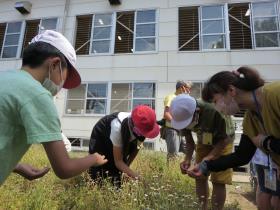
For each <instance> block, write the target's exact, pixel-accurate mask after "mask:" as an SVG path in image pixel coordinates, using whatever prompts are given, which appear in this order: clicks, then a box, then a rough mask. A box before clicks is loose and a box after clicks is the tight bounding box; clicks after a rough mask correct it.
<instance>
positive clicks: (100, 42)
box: [91, 14, 113, 54]
mask: <svg viewBox="0 0 280 210" xmlns="http://www.w3.org/2000/svg"><path fill="white" fill-rule="evenodd" d="M112 16H113V15H112V14H102V15H95V16H94V23H93V25H94V27H93V31H92V42H91V43H92V48H91V53H94V54H98V53H110V52H111V40H112Z"/></svg>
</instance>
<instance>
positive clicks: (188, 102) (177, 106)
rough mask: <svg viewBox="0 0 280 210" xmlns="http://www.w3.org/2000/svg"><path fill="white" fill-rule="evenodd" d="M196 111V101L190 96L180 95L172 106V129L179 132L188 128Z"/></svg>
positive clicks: (173, 101)
mask: <svg viewBox="0 0 280 210" xmlns="http://www.w3.org/2000/svg"><path fill="white" fill-rule="evenodd" d="M195 109H196V100H195V99H194V98H193V97H191V96H190V95H188V94H180V95H178V96H177V97H176V98H174V99H173V100H172V102H171V106H170V113H171V116H172V120H171V125H172V127H173V128H175V129H178V130H181V129H183V128H186V127H187V126H188V125H189V124H190V123H191V122H192V119H193V114H194V112H195Z"/></svg>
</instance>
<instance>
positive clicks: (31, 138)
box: [0, 70, 62, 185]
mask: <svg viewBox="0 0 280 210" xmlns="http://www.w3.org/2000/svg"><path fill="white" fill-rule="evenodd" d="M57 140H62V137H61V131H60V121H59V117H58V114H57V110H56V107H55V105H54V103H53V97H52V95H51V94H50V92H49V91H47V90H46V89H45V88H44V87H43V86H42V85H41V83H39V82H38V81H37V80H35V79H34V78H33V77H32V76H31V75H30V74H29V73H28V72H26V71H23V70H20V71H18V70H17V71H7V72H1V73H0V185H1V184H2V183H3V182H4V181H5V179H6V178H7V177H8V175H9V174H10V173H11V172H12V170H13V169H14V168H15V166H16V165H17V163H18V162H19V161H20V159H21V158H22V156H23V155H24V154H25V153H26V151H27V150H28V148H29V147H30V145H31V144H34V143H42V142H49V141H57Z"/></svg>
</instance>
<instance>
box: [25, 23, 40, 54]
mask: <svg viewBox="0 0 280 210" xmlns="http://www.w3.org/2000/svg"><path fill="white" fill-rule="evenodd" d="M39 25H40V20H27V21H26V24H25V32H24V37H23V43H22V51H21V53H23V49H24V48H26V47H27V46H28V45H29V42H31V40H32V38H33V37H34V36H36V35H37V34H38V31H39V27H38V26H39Z"/></svg>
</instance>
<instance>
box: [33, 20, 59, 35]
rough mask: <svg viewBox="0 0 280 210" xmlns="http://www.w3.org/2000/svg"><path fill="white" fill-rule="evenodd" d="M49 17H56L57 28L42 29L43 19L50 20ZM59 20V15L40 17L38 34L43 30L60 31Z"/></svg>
mask: <svg viewBox="0 0 280 210" xmlns="http://www.w3.org/2000/svg"><path fill="white" fill-rule="evenodd" d="M48 19H56V27H55V29H42V21H43V20H48ZM58 22H59V18H58V17H47V18H40V24H39V26H38V27H39V28H38V34H40V33H41V30H55V31H58Z"/></svg>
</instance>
